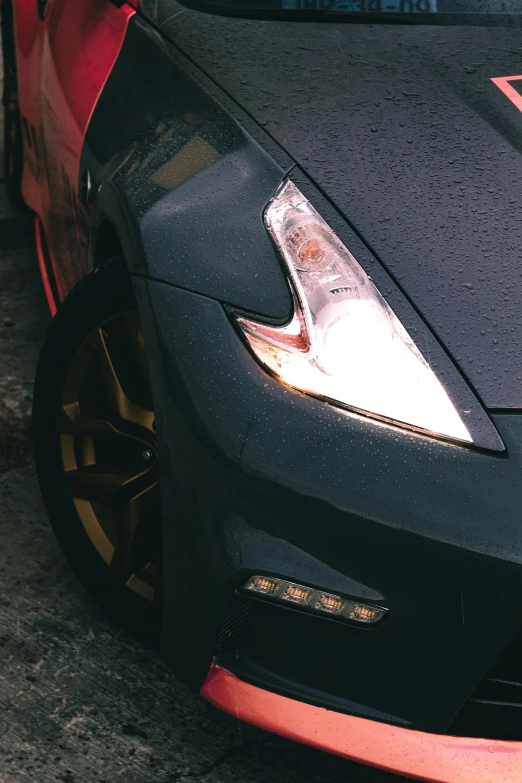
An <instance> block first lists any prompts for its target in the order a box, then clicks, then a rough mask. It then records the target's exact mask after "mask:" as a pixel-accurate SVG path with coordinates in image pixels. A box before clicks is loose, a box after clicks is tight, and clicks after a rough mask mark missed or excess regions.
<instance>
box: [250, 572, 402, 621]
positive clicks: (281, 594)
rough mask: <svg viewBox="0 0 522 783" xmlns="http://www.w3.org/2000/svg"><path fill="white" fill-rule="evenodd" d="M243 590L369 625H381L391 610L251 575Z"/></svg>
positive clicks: (279, 601)
mask: <svg viewBox="0 0 522 783" xmlns="http://www.w3.org/2000/svg"><path fill="white" fill-rule="evenodd" d="M243 590H245V591H247V592H252V593H255V594H256V595H257V596H259V597H263V598H268V599H271V600H274V601H277V602H278V603H289V604H293V605H294V606H300V607H301V608H303V609H309V610H311V611H313V612H318V613H320V614H323V615H328V616H329V617H335V618H337V619H339V620H353V621H355V622H358V623H364V624H366V625H368V624H375V623H378V622H379V621H380V620H382V619H383V617H384V616H385V615H386V613H387V611H388V610H387V609H384V608H383V607H381V606H372V605H371V604H365V603H362V602H361V601H354V600H353V599H350V598H341V596H339V595H334V594H332V593H325V592H324V591H322V590H317V589H315V588H313V587H305V586H304V585H298V584H295V583H294V582H288V581H287V580H286V579H277V578H275V577H272V576H259V575H258V576H251V577H250V579H249V580H248V581H247V582H246V584H245V585H244V586H243Z"/></svg>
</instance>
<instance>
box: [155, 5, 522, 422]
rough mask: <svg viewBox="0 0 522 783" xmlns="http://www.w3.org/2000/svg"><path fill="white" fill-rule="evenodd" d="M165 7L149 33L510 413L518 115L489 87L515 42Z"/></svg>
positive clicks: (521, 378)
mask: <svg viewBox="0 0 522 783" xmlns="http://www.w3.org/2000/svg"><path fill="white" fill-rule="evenodd" d="M177 10H181V8H180V6H178V5H177V4H176V3H174V2H170V0H164V2H163V3H160V13H161V18H160V22H161V21H163V20H167V21H164V23H163V25H162V26H161V31H162V33H163V34H165V35H167V36H168V37H169V38H170V39H171V40H172V41H173V42H175V43H176V45H177V46H179V47H180V48H181V49H182V50H183V51H184V52H185V53H186V54H187V55H188V56H189V57H190V58H191V59H192V60H193V61H194V62H196V63H197V64H198V65H199V66H200V67H201V68H202V69H203V70H204V71H205V72H206V73H207V74H209V75H210V76H211V77H212V78H213V79H214V80H215V81H216V82H217V83H218V84H219V85H220V86H222V87H223V89H225V90H226V91H227V92H228V93H229V94H230V95H232V96H233V97H234V98H235V99H236V100H237V101H238V102H239V103H240V104H241V106H242V107H243V108H244V109H245V110H246V111H247V112H249V113H250V114H251V115H252V116H253V117H254V118H255V119H256V120H257V121H258V122H259V123H260V124H261V125H262V126H263V127H264V128H265V129H266V130H267V131H268V133H270V134H271V135H272V136H273V137H274V138H275V139H276V140H277V141H278V142H279V143H280V144H282V145H283V146H284V147H285V149H286V151H287V152H288V153H289V154H290V155H291V156H292V157H293V158H294V159H295V160H296V161H297V162H298V163H299V165H300V166H301V167H302V168H303V169H304V170H305V171H306V172H307V174H308V175H309V176H310V177H311V178H312V179H313V180H314V181H315V182H316V183H317V184H318V186H319V187H320V188H321V189H322V190H323V191H324V192H325V193H326V194H327V196H328V197H329V198H330V199H331V201H332V202H333V203H334V204H335V205H336V206H337V208H338V209H339V210H340V211H341V212H342V213H343V214H344V215H345V216H346V218H347V219H348V220H349V221H350V222H351V223H352V224H353V225H354V227H355V228H356V229H357V231H358V232H359V233H360V234H361V235H362V236H363V237H364V240H365V241H366V242H367V243H368V244H369V245H370V246H371V248H372V250H373V251H374V253H375V254H376V256H377V257H378V258H379V259H380V260H381V261H382V263H383V264H384V265H385V266H386V267H387V269H389V270H390V272H391V273H392V275H393V276H394V278H395V279H396V280H397V281H398V283H399V284H400V285H401V286H402V288H403V289H404V291H405V292H406V294H407V295H408V296H409V297H410V298H411V299H412V300H413V302H414V303H415V305H416V307H418V308H419V310H420V311H421V313H422V314H423V316H424V317H425V318H426V319H427V320H428V322H429V323H430V325H431V327H432V328H433V329H434V330H435V331H436V333H437V335H438V336H439V338H440V339H441V340H442V342H443V343H444V345H445V346H446V347H447V349H448V350H449V352H450V353H451V355H452V356H453V357H454V358H455V360H456V361H457V362H459V363H460V365H461V367H462V369H463V372H464V373H465V374H466V375H467V377H468V378H469V379H470V380H471V382H472V384H473V386H474V387H475V389H476V390H477V392H478V393H479V395H480V396H481V398H482V400H483V401H484V403H485V404H486V405H487V406H488V407H490V408H520V407H522V314H521V306H520V305H521V302H522V264H521V261H520V258H521V253H522V222H521V218H520V212H521V198H522V197H521V185H522V176H521V171H522V169H521V157H520V150H521V148H522V142H521V139H522V114H521V113H520V112H518V111H517V109H516V108H515V107H514V106H513V105H512V104H511V103H510V102H509V101H508V99H507V98H506V97H505V96H504V95H503V94H502V93H501V92H500V90H499V89H498V88H497V87H496V86H495V85H494V84H493V83H492V82H491V77H494V76H503V75H505V76H508V75H515V74H518V73H520V61H521V46H520V33H519V32H518V31H517V30H511V31H510V30H507V29H485V28H440V29H433V28H423V27H387V26H360V25H354V26H351V25H348V24H344V25H343V24H332V25H320V24H316V25H313V24H299V23H285V22H260V21H244V20H236V19H229V18H219V17H212V16H209V15H206V14H199V13H196V12H192V11H185V12H182V13H179V14H177V15H176V16H174V17H172V14H176V13H177ZM168 17H170V20H168Z"/></svg>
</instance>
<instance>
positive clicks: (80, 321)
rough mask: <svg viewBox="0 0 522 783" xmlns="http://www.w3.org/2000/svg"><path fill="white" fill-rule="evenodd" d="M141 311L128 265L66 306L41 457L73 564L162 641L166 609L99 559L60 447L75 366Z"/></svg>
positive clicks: (95, 278)
mask: <svg viewBox="0 0 522 783" xmlns="http://www.w3.org/2000/svg"><path fill="white" fill-rule="evenodd" d="M133 309H136V303H135V300H134V297H133V294H132V286H131V283H130V279H129V277H128V275H127V273H126V271H125V266H124V263H123V260H122V259H113V260H112V261H110V262H107V263H106V264H104V265H103V266H102V267H99V268H98V269H96V270H95V271H94V272H91V273H90V274H89V275H87V276H86V277H85V278H84V279H83V280H82V281H81V282H80V283H79V284H78V285H77V286H76V288H75V289H74V290H73V291H72V293H71V294H69V296H68V297H67V298H66V299H65V300H64V302H63V303H62V304H61V306H60V308H59V310H58V312H57V314H56V315H55V317H54V319H53V321H52V323H51V325H50V327H49V331H48V333H47V336H46V339H45V342H44V345H43V347H42V351H41V354H40V359H39V362H38V367H37V371H36V378H35V383H34V395H33V451H34V458H35V464H36V471H37V476H38V481H39V485H40V490H41V494H42V497H43V500H44V504H45V507H46V510H47V514H48V516H49V520H50V523H51V526H52V528H53V530H54V533H55V535H56V538H57V539H58V542H59V544H60V546H61V548H62V551H63V553H64V555H65V557H66V559H67V560H68V562H69V565H70V566H71V568H72V569H73V571H74V572H75V574H76V576H77V577H78V578H79V579H80V581H81V582H82V584H83V585H84V587H85V588H86V589H87V591H88V592H89V593H90V595H91V596H92V597H93V598H94V600H95V601H96V602H97V603H98V604H100V606H101V607H102V608H103V610H104V611H106V612H107V613H108V614H109V615H110V616H112V617H113V618H114V619H116V620H117V621H118V622H119V623H121V624H122V625H123V626H125V627H126V628H127V629H128V630H130V631H131V632H133V633H134V634H136V635H138V636H140V637H142V638H146V639H147V640H149V641H151V642H156V641H157V639H158V635H159V632H160V626H161V609H160V607H159V606H157V605H154V606H152V605H151V604H150V603H149V602H147V601H145V600H144V599H142V598H140V597H139V596H138V595H136V594H135V593H132V592H131V591H130V590H129V589H128V588H125V587H124V586H123V585H122V584H120V583H118V582H117V581H116V579H115V577H114V575H113V574H112V572H111V571H110V569H109V568H108V566H107V565H106V563H105V562H104V561H103V560H102V558H101V556H100V555H99V554H98V552H97V550H96V549H95V547H94V545H93V544H92V542H91V540H90V538H89V536H88V535H87V532H86V531H85V529H84V527H83V525H82V523H81V520H80V518H79V516H78V513H77V511H76V507H75V505H74V502H73V500H72V497H71V494H70V491H69V490H68V487H67V484H66V480H65V473H64V469H63V459H62V452H61V444H60V423H61V422H60V417H61V415H62V414H61V400H62V394H63V387H64V383H65V379H66V375H67V372H68V369H69V366H70V362H71V360H72V359H73V357H74V356H75V354H76V352H77V351H78V349H79V348H80V346H81V345H82V344H83V342H84V341H85V339H86V338H87V336H88V335H89V333H90V332H91V331H92V330H93V329H94V328H96V327H97V326H98V325H99V324H101V323H102V322H103V321H106V320H107V319H108V318H110V317H111V316H113V315H115V314H117V313H120V312H125V311H127V310H133Z"/></svg>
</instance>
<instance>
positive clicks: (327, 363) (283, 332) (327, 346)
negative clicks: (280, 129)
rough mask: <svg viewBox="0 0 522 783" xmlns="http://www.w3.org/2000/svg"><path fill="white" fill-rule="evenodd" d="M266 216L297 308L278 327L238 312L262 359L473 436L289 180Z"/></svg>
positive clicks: (300, 380) (450, 432)
mask: <svg viewBox="0 0 522 783" xmlns="http://www.w3.org/2000/svg"><path fill="white" fill-rule="evenodd" d="M265 222H266V226H267V229H268V231H269V233H270V234H271V236H272V237H273V239H274V241H275V243H276V245H277V247H278V249H279V251H280V253H281V256H282V257H283V259H284V261H285V263H286V266H287V269H288V274H289V278H290V282H291V288H292V293H293V298H294V314H293V318H292V320H291V321H290V322H289V323H288V324H286V325H284V326H270V325H268V324H263V323H259V322H256V321H253V320H250V319H247V318H243V317H240V318H238V323H239V324H240V326H241V328H242V330H243V332H244V334H245V336H246V339H247V340H248V342H249V344H250V346H251V348H252V350H253V352H254V354H255V355H256V357H257V358H258V360H259V361H260V362H261V364H263V365H264V366H265V367H266V368H268V369H269V370H270V371H271V372H272V373H273V374H274V375H275V376H276V377H277V378H279V379H280V380H281V381H282V382H284V383H285V384H288V385H289V386H292V387H294V388H295V389H299V390H300V391H303V392H307V393H309V394H313V395H316V396H319V397H322V398H325V399H327V400H329V401H331V402H332V403H334V404H335V403H337V404H341V405H342V406H347V407H349V408H351V409H353V410H355V411H358V412H363V413H366V414H369V415H374V416H377V417H379V418H381V419H385V420H388V421H393V422H398V423H402V424H406V425H409V426H411V427H414V428H415V429H419V430H424V431H427V432H429V433H430V434H434V435H439V436H443V437H447V438H451V439H454V440H459V441H464V442H467V443H470V442H471V440H472V439H471V436H470V434H469V432H468V430H467V429H466V427H465V425H464V423H463V422H462V420H461V418H460V416H459V414H458V412H457V410H456V409H455V407H454V405H453V403H452V402H451V400H450V398H449V397H448V395H447V393H446V391H445V390H444V388H443V386H442V384H441V383H440V382H439V380H438V379H437V377H436V375H435V374H434V372H433V371H432V370H431V368H430V367H429V365H428V364H427V362H426V361H425V359H424V357H423V356H422V354H421V353H420V351H419V349H418V348H417V346H416V345H415V343H414V342H413V340H412V339H411V337H410V335H409V334H408V332H407V331H406V329H405V328H404V327H403V325H402V324H401V322H400V321H399V319H398V318H397V316H396V315H395V313H394V312H393V311H392V310H391V308H390V307H389V305H388V304H387V303H386V301H385V300H384V299H383V297H382V296H381V294H380V293H379V291H378V290H377V289H376V287H375V286H374V284H373V283H372V281H371V280H370V278H369V277H368V275H367V274H366V273H365V272H364V270H363V269H362V267H361V266H360V265H359V264H358V263H357V261H356V260H355V258H354V257H353V255H352V254H351V253H350V251H349V250H348V249H347V248H346V247H345V246H344V245H343V244H342V242H341V241H340V240H339V239H338V237H337V236H336V235H335V234H334V232H333V231H332V230H331V229H330V227H329V226H328V225H327V223H326V222H325V221H324V220H323V219H322V218H321V216H320V215H319V214H318V213H317V212H316V210H315V209H314V208H313V207H312V205H311V204H310V203H309V202H308V201H307V199H306V198H305V197H304V196H303V194H302V193H301V192H300V191H299V189H298V188H297V187H296V186H295V185H294V184H293V183H292V182H290V181H288V182H286V183H285V184H284V185H283V186H282V188H281V189H280V190H279V192H278V193H277V195H276V196H275V198H274V199H273V200H272V201H271V203H270V204H269V206H268V208H267V210H266V212H265Z"/></svg>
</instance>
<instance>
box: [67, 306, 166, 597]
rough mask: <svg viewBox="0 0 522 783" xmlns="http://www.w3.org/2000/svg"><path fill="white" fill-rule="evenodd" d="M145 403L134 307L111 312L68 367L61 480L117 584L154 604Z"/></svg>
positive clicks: (150, 444) (157, 589) (152, 472)
mask: <svg viewBox="0 0 522 783" xmlns="http://www.w3.org/2000/svg"><path fill="white" fill-rule="evenodd" d="M134 400H136V402H135V401H134ZM151 402H152V401H151V394H150V379H149V371H148V363H147V356H146V352H145V345H144V341H143V335H142V333H141V326H140V320H139V316H138V313H137V312H132V311H128V312H121V313H118V314H116V315H114V316H112V317H111V318H108V319H107V320H106V321H104V322H103V323H102V324H101V325H100V326H99V327H97V328H95V329H93V331H92V332H91V333H90V335H89V336H88V337H87V339H86V340H85V341H84V343H83V344H82V345H81V346H80V348H79V349H78V351H77V353H76V355H75V356H74V357H73V359H72V361H71V365H70V367H69V371H68V374H67V378H66V382H65V385H64V389H63V393H62V417H61V426H60V440H61V451H62V459H63V468H64V478H65V481H66V483H67V486H68V489H69V492H70V495H71V497H72V499H73V502H74V504H75V507H76V510H77V512H78V515H79V516H80V519H81V522H82V525H83V527H84V529H85V531H86V533H87V534H88V536H89V538H90V540H91V542H92V544H93V545H94V546H95V548H96V550H97V551H98V553H99V555H100V557H101V558H102V559H103V561H104V562H105V563H106V564H107V567H108V568H110V569H111V571H112V573H113V574H114V576H115V577H116V578H117V580H118V582H120V584H122V585H124V586H125V587H126V588H127V589H129V590H130V591H131V592H133V593H135V594H136V595H139V596H140V597H141V598H143V599H145V600H146V601H148V602H150V603H156V604H159V603H161V595H162V591H161V585H160V580H161V562H160V554H159V553H160V547H161V528H160V492H159V478H158V475H159V471H158V462H157V459H158V457H157V439H156V432H155V427H154V412H153V411H152V410H151V407H152V404H151Z"/></svg>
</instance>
